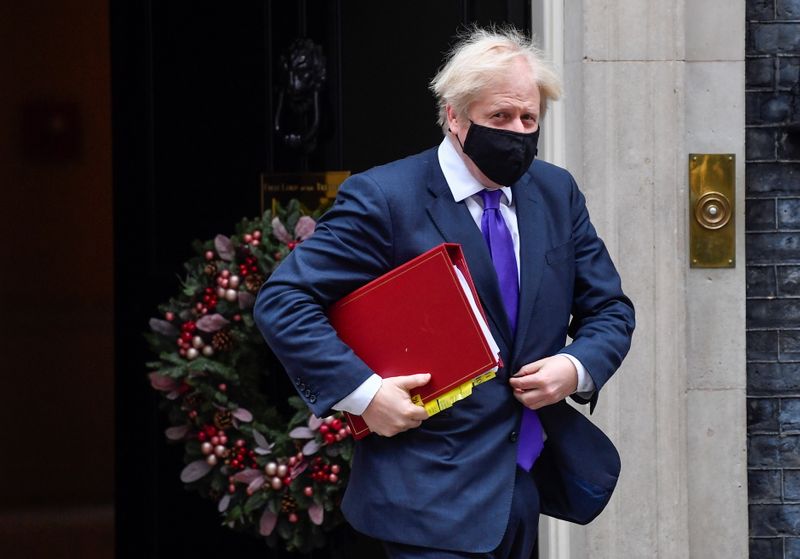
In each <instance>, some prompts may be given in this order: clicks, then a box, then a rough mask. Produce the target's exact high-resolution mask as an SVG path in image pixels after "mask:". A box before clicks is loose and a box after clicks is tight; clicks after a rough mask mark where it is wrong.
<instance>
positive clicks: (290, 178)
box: [261, 171, 350, 214]
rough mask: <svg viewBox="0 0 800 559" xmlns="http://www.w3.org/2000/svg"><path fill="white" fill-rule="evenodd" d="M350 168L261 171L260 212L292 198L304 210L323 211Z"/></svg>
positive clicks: (286, 202) (348, 173)
mask: <svg viewBox="0 0 800 559" xmlns="http://www.w3.org/2000/svg"><path fill="white" fill-rule="evenodd" d="M349 176H350V171H323V172H319V173H270V174H262V175H261V213H262V214H263V213H264V212H265V211H266V210H267V208H271V209H272V211H273V212H274V211H275V207H276V205H277V204H280V205H281V206H284V207H285V206H286V204H288V203H289V201H290V200H291V199H293V198H296V199H297V200H298V201H299V202H300V205H301V207H302V208H303V210H304V212H305V213H308V214H311V213H313V212H315V211H324V210H326V209H328V207H329V206H330V205H331V204H333V200H334V199H335V198H336V193H337V192H338V191H339V185H340V184H342V183H343V182H344V181H345V179H346V178H347V177H349Z"/></svg>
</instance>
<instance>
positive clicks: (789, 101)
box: [746, 0, 800, 559]
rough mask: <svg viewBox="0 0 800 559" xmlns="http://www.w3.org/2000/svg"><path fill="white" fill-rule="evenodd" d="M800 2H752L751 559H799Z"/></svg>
mask: <svg viewBox="0 0 800 559" xmlns="http://www.w3.org/2000/svg"><path fill="white" fill-rule="evenodd" d="M798 70H800V1H798V0H748V1H747V62H746V76H747V78H746V102H747V111H746V120H747V125H746V158H747V163H746V182H747V185H746V196H747V200H746V238H747V241H746V242H747V362H748V371H747V423H748V439H749V440H748V474H749V475H748V485H749V503H750V505H749V508H750V557H752V558H759V559H760V558H773V557H774V558H781V559H783V558H786V559H788V558H790V557H800V79H799V78H798Z"/></svg>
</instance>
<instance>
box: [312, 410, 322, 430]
mask: <svg viewBox="0 0 800 559" xmlns="http://www.w3.org/2000/svg"><path fill="white" fill-rule="evenodd" d="M323 423H325V420H324V419H320V418H319V417H317V416H316V415H314V414H313V413H312V414H311V415H309V416H308V428H309V429H311V430H312V431H316V430H317V429H319V428H320V425H322V424H323Z"/></svg>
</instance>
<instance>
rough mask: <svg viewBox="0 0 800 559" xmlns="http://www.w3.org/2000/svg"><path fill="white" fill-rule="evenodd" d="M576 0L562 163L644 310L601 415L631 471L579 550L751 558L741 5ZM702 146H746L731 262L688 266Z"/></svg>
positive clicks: (620, 558) (614, 557) (713, 0)
mask: <svg viewBox="0 0 800 559" xmlns="http://www.w3.org/2000/svg"><path fill="white" fill-rule="evenodd" d="M564 5H565V14H564V21H565V24H564V32H565V59H564V71H565V78H566V98H565V100H564V103H565V106H566V111H565V112H566V127H565V130H566V158H567V160H566V163H567V167H568V168H569V169H570V170H571V171H573V173H574V174H575V175H576V178H577V179H578V180H579V183H580V184H581V185H582V187H583V190H584V192H585V194H586V197H587V200H588V205H589V210H590V213H591V215H592V219H593V222H594V223H595V225H596V227H597V229H598V231H599V232H600V234H601V236H602V237H603V238H604V239H605V241H606V244H607V245H608V247H609V250H610V251H611V254H612V256H613V257H614V260H615V262H616V263H617V264H618V267H619V270H620V273H621V275H622V278H623V286H624V287H625V289H626V291H627V292H628V293H629V295H630V296H631V298H632V299H633V301H634V303H635V305H636V309H637V323H638V325H637V330H636V333H635V335H634V344H633V349H632V351H631V353H630V355H629V356H628V358H627V360H626V361H625V364H624V365H623V368H622V369H621V370H620V371H619V372H618V373H617V375H616V376H615V378H614V379H612V381H611V382H610V384H609V385H608V386H607V387H606V389H604V391H603V393H602V394H601V396H600V402H599V404H598V406H597V410H596V411H595V414H594V416H593V420H594V421H596V422H597V423H598V424H599V425H600V426H601V427H602V428H603V429H604V430H605V431H606V432H607V433H608V434H609V435H610V437H611V438H612V439H613V440H614V441H615V443H616V444H617V446H618V448H619V449H620V453H621V455H622V463H623V468H622V477H621V479H620V483H619V486H618V489H617V492H616V494H615V496H614V497H613V499H612V501H611V503H610V504H609V507H608V509H607V510H606V511H605V512H604V513H603V514H602V515H601V516H600V518H599V519H598V520H596V521H595V522H594V523H593V524H592V525H590V526H589V527H588V528H571V538H570V547H571V553H570V555H571V558H572V559H578V558H581V557H591V558H592V559H597V558H608V559H643V558H648V559H649V558H655V557H659V558H664V559H678V558H684V557H697V558H703V559H712V558H717V557H718V558H720V559H722V558H724V559H729V558H732V557H736V558H744V557H747V528H748V527H747V495H746V488H747V478H746V454H745V445H746V430H745V411H746V407H745V337H744V334H745V323H744V320H745V313H744V309H745V293H744V288H745V278H744V262H745V259H744V183H743V179H744V172H743V171H744V165H743V164H744V40H745V31H744V22H745V14H744V6H745V4H744V1H743V0H734V1H731V0H704V1H703V2H682V1H677V2H663V1H656V0H584V1H583V2H582V3H578V2H565V3H564ZM693 152H705V153H735V154H736V158H737V185H736V189H737V196H736V214H735V219H736V222H737V225H736V226H737V265H736V268H734V269H722V270H702V269H690V268H689V256H688V223H689V222H688V219H689V209H688V206H689V199H688V198H689V197H688V170H687V169H688V154H689V153H693Z"/></svg>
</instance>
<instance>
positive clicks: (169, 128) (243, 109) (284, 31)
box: [111, 0, 530, 559]
mask: <svg viewBox="0 0 800 559" xmlns="http://www.w3.org/2000/svg"><path fill="white" fill-rule="evenodd" d="M472 22H476V23H479V24H488V23H499V24H501V23H504V22H509V23H512V24H514V25H516V26H517V27H518V28H521V29H525V30H527V29H528V28H529V27H530V24H529V22H530V6H529V2H524V1H522V0H507V1H505V2H479V1H477V0H472V1H467V0H436V1H430V0H406V1H404V2H374V1H372V2H370V1H367V0H347V1H344V0H316V1H312V0H283V1H277V0H275V1H270V0H263V1H261V2H215V3H198V2H189V1H183V2H181V1H175V0H171V1H166V2H165V1H160V2H156V1H153V0H141V1H136V2H125V1H122V0H112V1H111V42H112V92H113V98H112V100H113V140H114V198H115V202H114V222H115V260H116V263H115V266H116V268H115V278H116V280H115V287H116V318H115V322H116V329H115V339H116V368H117V370H116V421H117V431H116V449H117V451H116V474H117V478H116V518H117V550H118V557H120V558H122V557H130V558H136V559H141V558H145V557H181V558H184V557H185V558H194V557H197V558H206V557H207V558H212V557H220V558H222V557H225V558H231V557H237V556H240V555H241V556H243V557H244V556H249V557H275V558H277V557H287V558H288V557H294V555H291V554H288V553H286V552H285V551H281V550H273V549H270V548H267V547H266V546H265V544H264V543H263V542H262V541H259V540H258V539H256V538H252V537H250V536H247V535H243V534H238V533H235V532H232V531H230V530H228V529H226V528H222V527H220V526H219V518H218V515H217V513H216V509H215V506H214V504H213V503H211V502H209V501H204V500H202V499H201V498H200V497H198V496H197V495H194V494H192V493H189V492H187V491H185V490H184V489H183V487H182V484H181V482H180V481H179V479H178V474H179V472H180V470H181V468H182V466H183V464H182V459H181V456H182V451H181V449H180V448H179V447H176V446H169V445H167V444H166V443H165V441H164V436H163V430H164V428H165V427H166V426H167V424H166V422H165V421H164V418H163V417H162V416H161V414H160V412H159V410H158V406H157V403H158V399H157V396H156V394H155V393H154V392H153V391H152V389H151V388H150V387H149V385H148V382H147V377H146V372H147V371H146V369H145V365H144V363H145V362H146V361H148V360H149V359H151V357H152V356H150V355H149V354H148V352H147V348H146V345H145V343H144V340H143V338H142V332H143V331H144V330H145V329H146V328H147V322H148V319H149V318H150V317H151V316H154V315H155V313H156V305H157V304H158V303H161V302H163V301H165V300H166V299H168V298H169V297H170V296H171V295H173V294H174V293H175V292H176V290H177V285H178V284H177V280H176V275H179V274H180V273H181V263H182V262H183V261H184V260H185V259H186V258H188V257H189V256H190V255H191V249H190V245H191V241H192V240H193V239H207V238H212V237H213V236H214V235H216V234H217V233H224V232H228V231H230V229H231V228H232V227H233V225H234V224H235V223H236V222H238V221H239V220H240V219H241V218H242V217H247V216H254V215H256V214H257V213H258V212H259V209H260V205H259V204H260V201H259V176H260V174H261V173H263V172H291V171H326V170H348V171H351V172H358V171H361V170H364V169H366V168H368V167H371V166H373V165H377V164H380V163H385V162H388V161H391V160H393V159H397V158H399V157H403V156H405V155H410V154H412V153H416V152H418V151H421V150H422V149H426V148H428V147H432V146H433V145H435V144H436V143H438V142H439V141H440V140H441V131H440V130H439V129H438V126H437V125H436V109H435V103H434V100H433V96H432V95H431V93H430V92H429V91H428V89H427V85H428V81H429V80H430V79H431V77H433V75H434V74H435V72H436V70H437V68H438V66H439V64H440V62H441V60H442V57H443V54H444V53H445V52H446V51H447V49H448V47H449V45H450V44H451V42H452V40H453V37H454V35H455V33H456V32H457V31H458V30H459V28H460V27H461V26H463V25H465V24H469V23H472ZM299 38H307V39H310V40H311V41H312V42H313V43H314V44H315V45H316V46H318V47H319V48H320V49H321V52H322V54H323V55H324V58H325V80H324V83H323V86H322V88H321V89H320V94H319V98H318V101H319V103H318V105H319V111H318V117H319V118H318V123H317V126H316V128H315V131H316V132H315V134H313V142H312V143H313V146H310V147H309V146H308V145H306V149H297V148H296V147H293V146H291V145H289V144H290V143H291V142H289V141H287V140H286V136H287V135H290V134H295V135H297V136H299V137H301V138H300V139H301V140H304V138H303V137H304V136H307V135H308V134H307V133H308V132H309V130H310V129H311V128H312V125H313V120H314V119H313V118H310V117H309V116H308V114H305V115H299V116H298V115H290V114H289V115H287V114H285V112H286V107H285V106H284V108H283V111H284V114H282V115H281V116H280V118H279V119H278V121H279V126H278V128H279V131H278V132H277V133H276V132H275V122H276V115H277V109H278V104H279V103H278V102H279V100H280V90H281V88H282V87H283V85H284V83H285V75H284V74H283V72H282V70H281V56H284V55H286V54H287V52H288V49H289V46H290V45H291V44H292V43H293V41H295V40H296V39H299ZM305 139H307V138H305ZM301 143H302V142H301ZM284 390H287V393H288V390H289V389H288V388H284ZM381 555H382V554H381V551H380V547H379V546H377V544H376V543H375V542H372V541H369V540H368V539H366V538H363V537H359V536H356V535H355V534H353V533H352V532H351V531H350V530H349V529H347V528H344V529H342V530H341V531H340V532H339V533H337V534H335V535H334V536H333V537H332V539H331V545H329V546H328V548H326V549H323V550H319V551H317V552H314V553H313V555H311V557H315V558H320V559H322V558H328V557H341V558H358V557H369V558H372V557H381Z"/></svg>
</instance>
